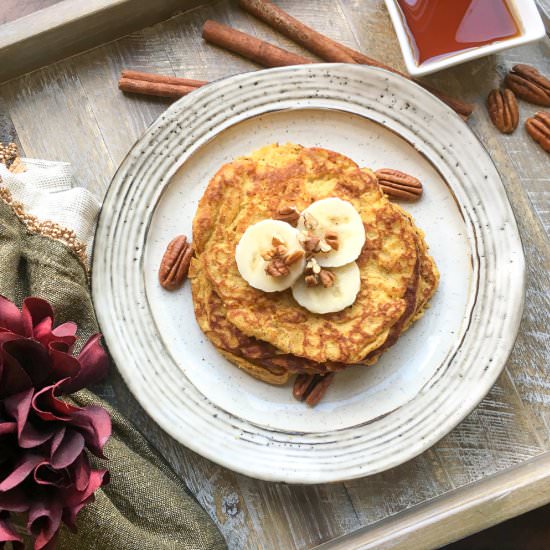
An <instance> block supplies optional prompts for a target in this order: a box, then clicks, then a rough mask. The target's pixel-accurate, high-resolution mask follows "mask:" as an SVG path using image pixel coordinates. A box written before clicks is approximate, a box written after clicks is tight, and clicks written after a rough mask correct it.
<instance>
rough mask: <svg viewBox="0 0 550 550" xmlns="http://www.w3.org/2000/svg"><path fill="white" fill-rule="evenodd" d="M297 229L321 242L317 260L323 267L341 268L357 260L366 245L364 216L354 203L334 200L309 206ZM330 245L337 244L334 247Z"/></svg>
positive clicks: (316, 254)
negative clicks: (362, 217) (362, 216)
mask: <svg viewBox="0 0 550 550" xmlns="http://www.w3.org/2000/svg"><path fill="white" fill-rule="evenodd" d="M298 229H299V230H300V231H301V232H302V233H303V234H305V233H306V232H307V233H309V234H310V235H314V236H315V237H317V238H319V239H320V245H319V246H320V248H321V250H320V251H319V252H317V253H315V255H314V257H315V259H316V260H317V262H318V264H319V265H320V266H321V267H339V266H342V265H346V264H349V263H350V262H353V261H355V260H356V259H357V258H358V256H359V254H361V249H362V248H363V245H364V244H365V228H364V226H363V220H362V219H361V216H360V215H359V213H358V212H357V210H355V208H354V207H353V205H352V204H351V203H349V202H347V201H344V200H342V199H338V198H335V197H334V198H329V199H322V200H320V201H316V202H314V203H313V204H311V205H309V206H308V207H307V208H306V209H305V210H304V211H303V212H302V215H301V216H300V220H299V221H298ZM330 243H335V247H334V248H333V247H332V246H330ZM327 245H329V246H327Z"/></svg>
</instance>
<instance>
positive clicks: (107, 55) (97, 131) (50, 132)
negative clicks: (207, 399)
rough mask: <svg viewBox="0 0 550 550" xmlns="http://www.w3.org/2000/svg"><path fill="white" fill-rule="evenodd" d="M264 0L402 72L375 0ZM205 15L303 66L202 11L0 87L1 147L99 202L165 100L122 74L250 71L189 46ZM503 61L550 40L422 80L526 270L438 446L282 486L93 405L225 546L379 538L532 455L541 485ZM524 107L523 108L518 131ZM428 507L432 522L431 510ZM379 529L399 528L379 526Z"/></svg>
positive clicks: (528, 172)
mask: <svg viewBox="0 0 550 550" xmlns="http://www.w3.org/2000/svg"><path fill="white" fill-rule="evenodd" d="M50 3H51V2H50ZM277 3H278V4H280V5H281V6H282V7H284V8H285V9H287V10H288V11H289V12H290V13H291V14H293V15H295V16H296V17H298V18H300V19H301V20H303V21H304V22H306V23H308V24H310V25H311V26H313V27H315V28H317V29H319V30H321V31H323V32H325V33H326V34H328V35H330V36H331V37H333V38H335V39H337V40H339V41H341V42H343V43H346V44H349V45H350V46H353V47H355V48H358V49H360V50H362V51H364V52H366V53H368V55H370V56H372V57H375V58H378V59H380V60H382V61H384V62H386V63H387V64H389V65H392V66H394V67H396V68H398V69H402V70H403V69H404V67H403V63H402V58H401V53H400V51H399V48H398V45H397V40H396V38H395V34H394V31H393V29H392V26H391V23H390V20H389V17H388V14H387V12H386V10H385V8H384V5H383V2H382V0H337V1H334V0H316V1H315V2H300V1H298V0H281V1H279V2H277ZM207 18H214V19H217V20H219V21H222V22H225V23H229V24H231V25H233V26H235V27H237V28H240V29H242V30H245V31H247V32H249V33H252V34H255V35H258V36H259V37H261V38H264V39H267V40H269V41H271V42H273V43H276V44H279V45H282V46H283V47H285V48H287V49H290V50H292V51H295V52H298V53H304V54H305V52H304V51H303V50H301V49H300V48H299V47H297V46H296V45H294V44H293V43H291V42H289V41H288V40H287V39H285V38H284V37H281V36H280V35H278V34H276V33H274V32H273V31H271V30H270V29H269V28H267V27H266V26H265V25H263V24H261V23H259V22H258V21H256V20H254V19H253V18H251V17H250V16H247V15H245V14H243V13H242V12H240V11H239V9H238V8H237V7H236V5H235V2H232V1H229V0H219V1H216V2H203V3H201V5H198V7H195V8H194V9H192V10H189V11H187V12H184V13H182V14H180V15H178V16H176V17H174V18H172V19H170V20H168V21H166V22H164V23H161V24H158V25H156V26H154V27H151V28H146V29H144V30H141V31H138V32H135V33H133V34H131V35H129V36H127V37H125V38H122V39H119V40H117V41H115V42H112V43H110V44H107V45H104V46H101V47H99V48H96V49H94V50H92V51H89V52H87V53H84V54H81V55H79V56H77V57H73V58H69V59H66V60H63V61H61V62H59V63H57V64H55V65H52V66H49V67H47V68H44V69H41V70H38V71H36V72H34V73H32V74H29V75H26V76H22V77H19V78H17V79H15V80H13V81H11V82H9V83H7V84H5V85H4V86H2V87H1V88H0V112H2V113H3V115H2V117H0V118H1V120H2V127H1V135H0V139H2V140H7V139H15V140H16V141H17V142H18V143H19V144H20V146H21V149H22V150H23V151H24V153H25V155H26V156H31V157H38V158H46V159H50V160H60V161H69V162H71V163H72V165H73V167H74V170H75V175H76V178H77V181H78V182H79V184H80V185H83V186H85V187H87V188H88V189H90V190H91V191H93V192H94V193H96V194H98V195H99V196H103V194H104V193H105V190H106V189H107V186H108V184H109V181H110V179H111V177H112V175H113V173H114V171H115V170H116V168H117V166H118V164H119V163H120V161H121V160H122V159H123V158H124V155H125V154H126V153H127V151H128V150H129V148H130V147H131V145H132V144H133V143H134V141H135V140H137V139H138V138H139V137H140V135H141V133H142V132H143V131H144V129H145V128H146V127H147V126H148V125H149V124H150V123H151V122H152V121H153V120H154V119H155V118H156V117H157V116H158V115H160V114H161V113H162V111H163V110H164V109H165V108H166V107H167V105H168V103H167V102H166V101H164V100H156V99H150V98H145V97H137V96H133V97H132V96H124V95H123V94H121V93H120V92H119V91H118V90H117V79H118V76H119V73H120V70H121V69H123V68H132V69H136V70H144V71H149V72H159V73H164V74H169V75H177V76H186V77H191V78H197V79H205V80H212V79H216V78H220V77H223V76H226V75H229V74H234V73H238V72H242V71H250V70H255V69H257V67H256V66H255V65H254V64H253V63H250V62H248V61H245V60H243V59H241V58H239V57H237V56H234V55H232V54H229V53H227V52H225V51H222V50H219V49H217V48H215V47H212V46H210V45H208V44H205V43H204V42H203V41H202V40H201V38H200V29H201V25H202V23H203V22H204V20H205V19H207ZM515 63H529V64H533V65H535V66H537V67H538V68H539V69H540V70H541V71H543V72H544V73H545V74H547V75H549V74H550V40H549V39H546V40H544V41H541V42H538V43H535V44H532V45H529V46H525V47H522V48H518V49H515V50H511V51H507V52H504V53H502V54H499V55H497V56H493V57H488V58H484V59H481V60H477V61H473V62H470V63H468V64H465V65H461V66H459V67H456V68H453V69H449V70H447V71H445V72H442V73H439V74H437V75H435V76H432V77H430V78H428V79H427V80H428V81H429V82H431V83H433V84H436V85H437V86H438V87H440V88H441V89H443V90H445V91H447V92H448V93H449V94H452V95H456V96H459V97H461V98H463V99H465V100H467V101H471V102H472V103H475V104H476V110H475V112H474V114H473V116H472V117H471V118H470V121H469V122H468V125H469V126H470V128H471V129H472V130H473V131H474V133H475V134H476V135H477V136H478V137H479V139H480V140H481V142H482V143H484V144H485V146H486V147H487V149H488V150H489V152H490V154H491V156H492V158H493V160H494V161H495V164H496V165H497V168H498V169H499V171H500V173H501V175H502V179H503V182H504V185H505V187H506V190H507V193H508V197H509V199H510V201H511V203H512V207H513V209H514V211H515V214H516V217H517V221H518V225H519V229H520V232H521V236H522V240H523V244H524V247H525V254H526V259H527V291H526V304H525V313H524V317H523V321H522V324H521V328H520V332H519V335H518V338H517V341H516V344H515V347H514V350H513V352H512V355H511V357H510V359H509V361H508V363H507V365H506V368H505V370H504V371H503V373H502V375H501V376H500V378H499V380H498V381H497V383H496V384H495V385H494V387H493V388H492V389H491V391H490V392H489V394H488V395H487V396H486V398H485V399H484V400H483V401H482V403H481V404H480V405H479V406H478V407H477V408H476V409H475V410H474V411H473V412H472V413H471V414H470V415H469V416H468V417H467V418H466V419H465V420H464V421H463V422H462V423H461V424H460V425H459V426H458V427H457V428H456V429H455V430H453V431H452V432H451V433H450V434H449V435H448V436H446V437H445V438H443V439H442V440H441V441H440V442H439V443H438V444H437V445H435V446H434V447H433V448H431V449H430V450H428V451H427V452H425V453H424V454H422V455H421V456H419V457H418V458H416V459H414V460H412V461H410V462H408V463H406V464H404V465H402V466H400V467H397V468H394V469H392V470H390V471H387V472H384V473H381V474H378V475H375V476H371V477H368V478H364V479H358V480H353V481H349V482H345V483H336V484H331V485H316V486H289V485H285V484H275V483H267V482H261V481H256V480H253V479H250V478H247V477H245V476H242V475H239V474H235V473H233V472H231V471H228V470H225V469H224V468H221V467H219V466H217V465H216V464H214V463H212V462H210V461H208V460H206V459H204V458H202V457H200V456H198V455H196V454H194V453H193V452H191V451H189V450H188V449H186V448H185V447H183V446H181V445H179V444H178V443H176V442H175V441H174V440H172V439H171V438H169V437H168V436H167V435H166V434H164V433H163V432H162V431H161V430H160V429H159V428H157V426H156V425H155V424H154V423H153V422H152V421H151V420H150V419H149V418H148V417H147V415H146V414H145V413H144V412H143V410H142V409H141V407H140V406H139V405H138V404H137V403H136V401H135V400H134V399H133V397H132V396H131V395H130V394H129V392H128V390H127V389H126V387H125V385H124V384H123V383H122V381H121V380H120V378H119V376H118V375H117V374H116V373H114V374H113V375H112V378H111V382H110V384H109V385H108V387H107V389H106V391H105V393H104V395H103V397H104V398H105V399H107V400H108V401H110V402H111V403H113V404H114V405H115V406H117V407H118V408H119V409H120V410H121V412H123V413H124V414H126V415H127V416H128V417H129V418H131V419H132V420H133V421H134V422H135V423H136V425H137V426H138V428H139V429H140V430H141V431H142V432H143V433H144V434H145V435H146V436H147V437H148V439H149V440H150V441H151V442H152V443H153V444H154V445H155V446H156V447H157V448H158V449H159V450H160V452H161V453H162V454H163V455H164V456H165V457H166V458H167V460H168V461H169V462H170V463H171V465H172V466H173V468H174V470H175V471H176V472H177V473H178V474H179V475H180V476H181V477H182V479H184V480H185V482H186V483H187V484H188V486H189V487H190V489H191V490H192V491H193V493H194V494H195V495H196V496H197V498H198V500H199V501H200V502H201V504H202V505H203V506H204V507H205V508H206V509H207V510H208V512H209V513H210V514H211V516H212V517H213V518H214V519H215V521H216V522H217V524H218V525H219V527H220V528H221V530H222V532H223V534H224V535H225V537H226V539H227V541H228V543H229V546H230V547H231V548H233V549H241V548H250V549H252V548H285V549H292V548H300V549H304V548H312V547H314V546H315V545H317V544H319V543H322V542H324V541H329V540H331V539H334V538H335V537H339V536H341V535H345V534H347V533H351V532H353V531H355V530H357V529H360V528H362V527H364V526H368V525H371V524H375V523H376V522H378V521H379V520H385V522H388V521H389V522H390V523H389V525H390V531H391V527H392V526H394V525H395V524H394V523H392V521H397V522H398V521H400V518H406V517H407V516H406V515H404V514H403V513H404V512H405V511H406V510H409V512H407V513H412V514H413V515H411V516H410V517H415V516H414V514H415V513H417V509H416V508H412V507H414V506H415V505H419V504H423V503H426V502H427V501H428V500H430V499H434V498H436V497H440V499H441V500H440V501H437V502H441V503H442V504H441V506H443V505H444V503H445V502H450V500H449V499H451V498H452V496H453V494H454V493H453V491H454V490H456V489H459V488H464V487H465V486H467V485H468V484H471V483H475V482H480V483H478V484H476V485H474V486H473V489H472V490H473V493H472V494H473V495H477V497H475V498H479V497H480V495H481V492H480V491H481V489H480V488H481V487H482V486H483V483H485V481H484V480H486V478H487V476H490V475H491V474H495V473H497V472H501V471H506V472H508V471H509V469H510V468H511V467H513V466H514V465H521V464H525V461H527V460H528V459H532V458H533V457H538V459H535V462H536V464H537V465H538V467H539V468H541V470H539V471H545V472H546V474H548V479H550V454H549V453H550V374H549V369H550V349H549V348H550V346H549V342H550V334H549V328H548V327H549V320H550V319H549V318H550V315H549V311H550V308H549V305H550V303H549V302H550V296H549V288H550V276H549V273H550V241H549V231H550V202H549V198H550V190H549V185H550V183H549V182H550V157H549V155H548V154H546V153H544V152H543V151H542V150H541V149H540V148H538V147H537V146H536V145H535V144H534V143H533V141H532V140H531V139H530V138H529V137H528V136H527V135H526V133H525V131H524V129H523V126H520V128H518V130H517V131H516V132H515V133H514V134H513V135H511V136H504V135H501V134H499V133H498V132H497V131H495V129H494V128H493V126H492V125H491V123H490V121H489V118H488V116H487V112H486V110H485V107H484V102H485V98H486V96H487V93H488V92H489V90H490V89H492V88H494V87H496V86H498V85H499V83H500V81H501V80H502V77H503V75H504V74H505V72H506V70H507V69H508V68H510V67H511V66H512V65H514V64H515ZM536 110H537V108H536V107H534V106H532V105H528V104H526V103H523V102H522V103H521V118H522V120H524V119H525V118H526V117H527V116H529V115H531V114H532V113H534V112H535V111H536ZM544 469H545V470H544ZM525 472H526V473H524V474H523V477H522V480H523V481H525V482H528V481H529V476H530V473H529V472H530V470H529V469H527V470H526V471H525ZM497 479H499V478H497ZM548 486H550V485H548ZM548 486H543V485H542V484H541V485H540V487H548ZM462 490H463V491H464V489H462ZM466 490H469V489H466ZM530 490H531V493H529V498H527V497H525V500H521V499H519V497H518V499H515V500H514V499H513V498H512V499H506V498H505V497H503V500H502V504H501V505H500V506H499V505H496V506H495V505H493V506H490V507H485V508H482V510H481V512H480V511H479V510H477V511H476V512H475V513H476V514H477V516H476V517H474V516H468V515H467V514H466V515H464V516H460V521H459V522H458V523H456V522H455V523H451V524H449V523H442V524H439V525H440V526H434V525H433V521H430V520H429V519H428V523H427V524H426V525H425V526H424V527H423V530H422V531H419V533H420V536H419V537H417V538H414V537H412V538H411V539H409V542H408V543H403V541H402V540H401V543H400V544H401V546H396V547H403V548H427V547H435V546H438V545H441V544H443V543H445V542H449V541H450V540H454V539H458V538H461V537H462V536H464V535H466V534H468V533H470V532H472V531H473V530H478V529H480V528H483V527H485V526H488V525H491V524H493V523H496V522H498V521H502V520H503V519H506V518H507V517H509V516H510V515H513V514H517V513H521V512H523V511H525V510H527V509H529V508H530V507H533V506H534V505H535V504H533V503H534V502H535V501H536V502H538V504H539V505H540V504H542V503H543V502H544V500H545V499H546V500H547V501H548V500H550V491H549V492H548V493H546V494H544V495H542V494H540V495H538V496H536V498H538V500H536V498H535V495H534V492H533V491H534V489H533V488H531V489H530ZM458 494H465V493H458ZM522 494H523V493H522ZM518 495H519V493H518ZM475 498H474V500H475ZM493 504H494V503H493ZM438 506H440V504H437V505H436V506H435V508H431V509H435V510H436V511H437V510H438ZM411 510H412V512H411ZM440 510H443V508H440ZM544 510H545V509H543V510H542V513H545V512H544ZM420 511H422V508H421V509H420ZM548 512H549V509H548V508H546V513H547V514H548ZM539 513H541V512H539ZM396 514H399V515H396ZM480 514H481V515H480ZM394 515H395V516H394ZM390 516H394V517H395V518H396V519H395V520H392V519H389V520H388V518H390ZM384 525H386V523H384V524H383V526H384ZM391 536H392V535H391V533H390V538H388V539H387V540H388V541H390V540H397V539H395V538H394V539H392V538H391ZM546 540H548V539H546ZM389 544H390V543H389V542H388V545H389ZM385 547H389V546H385ZM392 547H393V546H392ZM457 548H458V547H457ZM541 548H542V547H541Z"/></svg>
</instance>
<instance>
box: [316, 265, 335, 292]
mask: <svg viewBox="0 0 550 550" xmlns="http://www.w3.org/2000/svg"><path fill="white" fill-rule="evenodd" d="M319 281H320V283H321V284H322V285H323V286H324V287H325V288H330V287H331V286H334V283H335V281H336V275H335V274H334V273H333V272H332V271H329V270H328V269H321V273H319Z"/></svg>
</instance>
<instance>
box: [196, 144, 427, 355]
mask: <svg viewBox="0 0 550 550" xmlns="http://www.w3.org/2000/svg"><path fill="white" fill-rule="evenodd" d="M327 197H339V198H341V199H344V200H347V201H349V202H351V203H352V204H353V206H354V207H355V209H356V210H357V211H358V212H359V214H360V215H361V217H362V219H363V222H364V225H365V230H366V236H367V240H366V243H365V246H364V248H363V252H362V254H361V256H360V257H359V258H358V260H357V264H358V266H359V268H360V272H361V290H360V292H359V294H358V296H357V299H356V301H355V303H354V304H353V305H352V306H351V307H349V308H346V309H345V310H343V311H340V312H338V313H331V314H326V315H316V314H313V313H311V312H309V311H307V310H305V309H304V308H302V307H300V306H299V305H298V304H297V303H296V302H295V301H294V299H293V297H292V294H291V293H290V291H288V290H287V291H284V292H278V293H264V292H261V291H259V290H256V289H254V288H252V287H251V286H249V285H248V284H247V283H246V281H245V280H244V279H243V278H242V277H241V276H240V274H239V272H238V270H237V266H236V262H235V257H234V256H235V247H236V245H237V243H238V242H239V239H240V237H241V235H242V234H243V232H244V231H245V230H246V228H247V227H249V226H250V225H251V224H253V223H256V222H257V221H260V220H262V219H266V218H271V217H274V216H275V215H276V213H277V211H278V210H279V209H281V208H283V207H285V206H288V205H294V206H296V208H298V210H303V209H305V208H306V207H307V206H309V205H310V204H311V203H312V202H314V201H316V200H320V199H323V198H327ZM193 240H194V243H195V248H196V253H197V260H198V263H197V264H196V266H195V268H194V275H192V277H194V278H193V287H194V296H195V286H196V281H195V279H196V278H197V274H199V273H200V274H201V276H202V274H203V273H204V276H205V277H206V278H207V279H208V281H209V282H210V283H211V285H212V288H213V291H214V294H215V295H216V296H218V298H219V299H220V300H221V303H222V304H223V307H224V309H225V318H226V319H227V321H228V322H229V324H230V325H233V326H234V327H236V328H237V329H239V331H240V332H241V333H243V334H245V335H246V336H249V337H253V338H255V339H257V340H261V341H264V342H266V343H268V344H270V345H271V346H273V347H274V348H275V349H276V350H277V354H282V355H285V354H288V355H292V356H298V357H303V358H305V359H307V360H309V361H312V362H314V363H325V362H335V363H357V362H359V361H361V360H362V359H364V358H365V357H366V356H367V355H368V354H369V353H370V352H371V351H374V350H376V349H378V348H379V347H380V346H381V345H383V344H384V342H385V341H386V340H387V338H388V336H389V334H390V330H391V328H392V326H393V325H395V323H396V322H397V321H399V320H400V319H402V317H403V315H404V314H405V313H408V312H409V310H410V301H411V298H410V295H411V284H412V283H411V281H414V280H415V277H417V276H418V275H417V271H418V268H417V244H416V232H415V230H414V228H413V226H412V225H411V224H410V223H409V221H408V219H407V218H406V217H404V216H403V215H402V214H401V212H399V211H398V210H397V209H396V208H394V207H393V205H392V204H391V203H390V202H389V200H388V199H387V198H386V197H385V196H384V195H383V193H382V192H381V191H380V188H379V186H378V183H377V181H376V177H375V176H374V174H372V172H370V171H368V170H364V171H361V170H360V169H359V167H358V166H357V165H356V164H355V163H354V162H353V161H351V160H350V159H349V158H347V157H345V156H343V155H340V154H338V153H334V152H332V151H327V150H325V149H318V148H310V149H308V148H304V147H301V146H298V145H284V146H278V145H270V146H268V147H264V148H263V149H261V150H259V151H257V152H256V153H254V154H252V155H251V156H249V157H243V158H240V159H237V160H235V161H233V162H231V163H229V164H226V165H225V166H223V167H222V168H221V169H220V170H219V171H218V173H217V174H216V175H215V176H214V178H213V179H212V180H211V182H210V183H209V185H208V188H207V190H206V192H205V194H204V196H203V198H202V199H201V201H200V203H199V207H198V210H197V214H196V217H195V220H194V223H193ZM414 298H415V300H416V291H414ZM195 299H196V298H195ZM199 322H200V321H199ZM218 337H219V335H218ZM213 341H214V339H213ZM235 341H236V340H235ZM214 343H215V345H217V344H216V342H214ZM224 345H225V344H224ZM218 347H222V346H221V345H220V346H218ZM224 349H225V348H224Z"/></svg>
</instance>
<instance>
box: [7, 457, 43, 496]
mask: <svg viewBox="0 0 550 550" xmlns="http://www.w3.org/2000/svg"><path fill="white" fill-rule="evenodd" d="M43 460H44V458H43V457H41V456H40V455H37V454H32V453H25V454H24V455H23V456H22V458H21V460H20V461H19V462H18V464H17V466H16V467H15V468H14V470H13V471H12V472H11V474H9V475H8V477H6V478H5V479H4V480H3V481H2V482H1V483H0V492H3V491H9V490H10V489H13V488H14V487H17V485H19V484H20V483H21V482H22V481H24V480H25V479H26V478H27V477H28V476H29V474H30V473H31V472H32V471H33V470H34V468H35V467H36V466H37V465H38V464H39V463H40V462H42V461H43Z"/></svg>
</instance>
